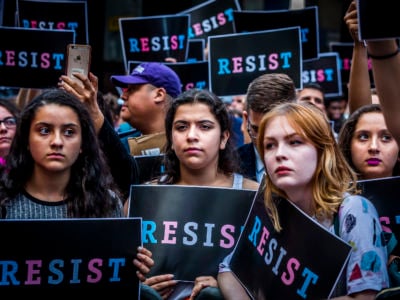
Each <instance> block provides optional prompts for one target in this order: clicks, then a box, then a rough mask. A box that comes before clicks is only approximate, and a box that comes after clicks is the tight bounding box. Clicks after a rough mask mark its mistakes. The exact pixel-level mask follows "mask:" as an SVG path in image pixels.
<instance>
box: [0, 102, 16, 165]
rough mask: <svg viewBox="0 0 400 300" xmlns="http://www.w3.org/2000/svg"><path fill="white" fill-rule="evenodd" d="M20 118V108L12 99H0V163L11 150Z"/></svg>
mask: <svg viewBox="0 0 400 300" xmlns="http://www.w3.org/2000/svg"><path fill="white" fill-rule="evenodd" d="M18 118H19V109H18V107H17V106H16V105H15V104H14V102H12V101H11V100H6V99H0V165H3V164H4V163H5V160H4V158H5V157H6V156H7V155H8V152H9V151H10V147H11V143H12V141H13V139H14V136H15V131H16V129H17V123H18Z"/></svg>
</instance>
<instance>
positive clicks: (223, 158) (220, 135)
mask: <svg viewBox="0 0 400 300" xmlns="http://www.w3.org/2000/svg"><path fill="white" fill-rule="evenodd" d="M230 122H231V118H230V115H229V112H228V110H227V108H226V105H225V103H224V102H223V101H222V100H221V99H220V98H219V97H217V96H216V95H215V94H213V93H212V92H210V91H208V90H201V89H191V90H187V91H185V92H183V93H182V94H180V95H179V96H178V97H177V98H175V99H174V100H173V101H172V103H171V105H170V106H169V109H168V111H167V114H166V119H165V131H166V138H167V143H166V150H165V154H166V159H165V167H166V170H165V173H164V175H162V176H161V177H160V178H159V179H158V181H157V183H159V184H179V185H196V186H215V187H232V188H236V189H242V188H243V189H253V190H257V189H258V183H257V182H256V181H253V180H250V179H247V178H244V177H243V176H242V175H241V174H239V173H237V172H238V168H239V167H238V165H237V163H238V159H237V158H236V152H235V150H234V149H235V146H234V143H233V141H232V140H231V138H230V137H231V132H230V128H231V123H230ZM145 283H146V284H148V285H149V286H151V287H152V288H154V289H155V290H156V291H157V292H158V293H159V294H160V296H161V297H162V299H170V298H168V297H169V295H170V294H171V293H172V291H173V289H174V287H175V286H176V284H177V282H176V281H175V280H174V278H173V275H172V274H163V275H157V276H153V277H150V278H148V279H147V280H146V281H145ZM178 284H179V283H178ZM217 287H218V284H217V280H216V278H215V277H214V276H211V275H210V276H200V277H197V278H196V280H195V283H194V287H193V289H188V290H187V296H188V298H187V299H189V297H190V299H195V298H196V297H197V298H196V299H223V298H222V296H221V294H220V292H219V290H218V289H217ZM206 288H207V289H206ZM203 289H204V290H203ZM185 292H186V290H185Z"/></svg>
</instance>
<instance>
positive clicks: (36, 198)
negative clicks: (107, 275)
mask: <svg viewBox="0 0 400 300" xmlns="http://www.w3.org/2000/svg"><path fill="white" fill-rule="evenodd" d="M4 168H5V169H6V170H7V172H2V173H1V180H0V215H1V217H2V218H3V219H60V218H107V217H123V210H122V201H121V200H120V197H119V192H118V189H117V188H116V187H115V185H114V183H113V179H112V177H111V176H110V174H109V170H108V166H107V164H106V161H105V160H104V157H103V154H102V152H101V149H100V147H99V145H98V142H97V137H96V132H95V130H94V127H93V123H92V120H91V117H90V115H89V113H88V112H87V110H86V108H85V106H84V105H83V104H82V103H81V102H80V101H79V100H78V99H76V98H75V97H73V96H72V95H70V94H69V93H67V92H65V91H63V90H60V89H50V90H47V91H43V92H42V93H41V94H40V95H39V96H37V97H36V98H34V99H33V100H31V102H29V103H28V104H27V106H26V107H25V108H24V110H23V111H22V113H21V121H20V124H19V125H18V129H17V131H16V134H15V137H14V141H13V143H12V147H11V149H10V152H9V154H8V155H7V157H6V164H5V166H4ZM153 263H154V262H153V261H152V259H151V252H149V250H147V249H145V248H140V249H139V250H138V255H137V257H136V258H135V259H134V264H135V266H136V267H137V268H138V271H139V272H138V273H139V274H138V277H139V279H140V280H144V276H145V274H147V273H148V272H149V271H150V267H151V266H152V265H153Z"/></svg>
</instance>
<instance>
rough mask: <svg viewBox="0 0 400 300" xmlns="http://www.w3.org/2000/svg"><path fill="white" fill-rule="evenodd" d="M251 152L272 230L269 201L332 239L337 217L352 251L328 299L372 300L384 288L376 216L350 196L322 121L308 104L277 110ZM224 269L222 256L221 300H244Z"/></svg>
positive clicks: (349, 176) (274, 216) (352, 180)
mask: <svg viewBox="0 0 400 300" xmlns="http://www.w3.org/2000/svg"><path fill="white" fill-rule="evenodd" d="M257 149H258V151H259V153H260V156H261V157H262V158H263V160H264V165H265V170H266V173H267V176H266V186H265V194H264V204H265V207H266V211H267V213H268V215H269V217H270V218H271V221H272V224H273V226H274V228H275V230H276V231H278V232H280V231H281V230H284V228H282V226H281V223H280V220H279V215H278V211H277V207H278V205H279V200H278V197H273V196H275V195H277V196H280V197H281V198H285V199H287V200H288V201H290V202H292V203H293V204H295V205H296V206H298V207H299V208H300V209H301V210H302V211H303V212H304V213H306V214H307V215H309V216H310V217H312V218H313V219H314V220H315V221H316V222H318V223H319V224H320V225H322V226H324V227H326V228H327V229H328V230H329V231H331V232H332V233H335V229H334V224H333V223H334V217H335V216H337V219H338V221H339V233H340V234H339V235H340V237H341V238H342V239H343V240H344V241H346V242H348V243H350V244H351V245H353V249H352V252H351V254H350V258H349V261H348V263H347V266H346V270H345V271H344V272H343V276H342V278H340V284H339V285H338V287H339V288H337V290H335V293H334V297H336V298H333V299H365V300H366V299H369V300H373V299H375V295H376V294H377V293H378V292H379V291H380V290H382V289H383V288H386V287H388V285H389V278H388V273H387V269H386V261H387V256H388V254H387V249H386V246H384V245H382V243H381V241H380V240H379V241H377V242H374V239H373V236H374V234H376V235H377V236H380V235H381V234H382V228H381V225H380V223H379V216H378V214H377V211H376V209H375V207H374V206H373V204H372V203H371V202H370V201H369V200H368V199H366V198H365V197H362V196H361V195H356V194H357V187H356V174H355V173H354V172H353V170H352V169H351V168H350V166H349V165H348V164H347V162H346V160H345V158H344V157H343V154H342V153H341V151H340V150H339V147H338V145H337V143H336V141H335V138H334V136H333V133H332V130H331V127H330V125H329V123H328V121H327V119H326V116H325V115H324V114H323V113H322V112H321V111H320V110H318V109H317V108H315V107H313V106H312V105H309V104H299V103H285V104H280V105H278V106H276V107H274V108H273V109H272V110H271V111H270V112H268V113H267V114H266V115H265V116H264V117H263V119H262V121H261V124H260V127H259V133H258V137H257ZM370 259H371V260H370ZM367 261H369V262H371V261H373V262H374V264H369V263H366V262H367ZM229 263H230V259H229V256H228V257H227V258H226V259H225V260H224V261H223V263H222V264H221V266H220V273H219V275H218V284H219V286H220V289H221V291H222V293H223V295H224V297H225V299H227V300H229V299H249V297H248V296H247V294H246V292H245V290H244V289H243V287H242V286H241V285H240V283H239V281H237V279H236V277H235V276H234V275H233V274H232V272H230V268H229ZM372 265H373V266H372ZM355 275H357V276H355ZM355 277H357V279H356V280H354V278H355ZM266 296H267V297H268V295H266Z"/></svg>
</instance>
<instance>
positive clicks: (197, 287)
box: [190, 276, 218, 300]
mask: <svg viewBox="0 0 400 300" xmlns="http://www.w3.org/2000/svg"><path fill="white" fill-rule="evenodd" d="M208 286H212V287H218V282H217V280H216V279H215V278H214V277H212V276H199V277H197V278H196V280H195V281H194V287H193V290H192V294H191V295H190V300H193V299H194V298H195V297H196V296H197V295H198V294H199V293H200V291H201V290H202V289H204V288H206V287H208Z"/></svg>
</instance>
